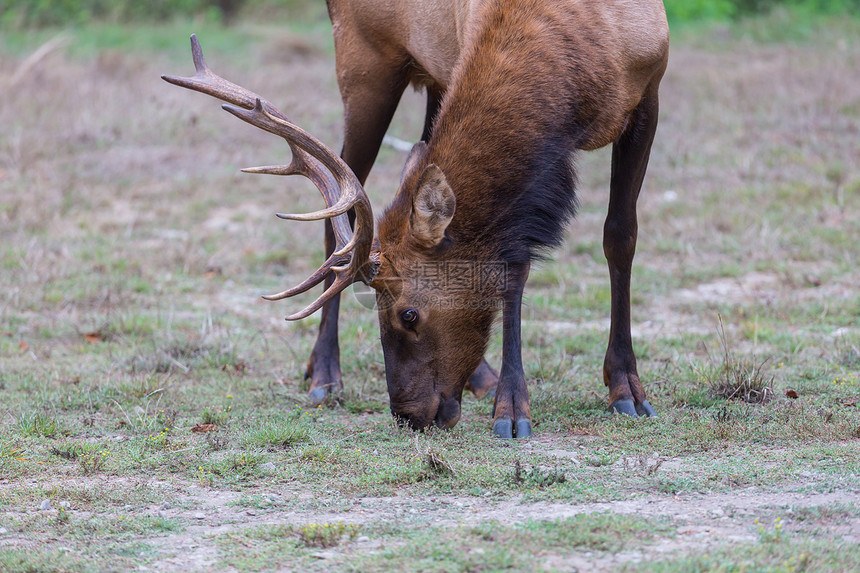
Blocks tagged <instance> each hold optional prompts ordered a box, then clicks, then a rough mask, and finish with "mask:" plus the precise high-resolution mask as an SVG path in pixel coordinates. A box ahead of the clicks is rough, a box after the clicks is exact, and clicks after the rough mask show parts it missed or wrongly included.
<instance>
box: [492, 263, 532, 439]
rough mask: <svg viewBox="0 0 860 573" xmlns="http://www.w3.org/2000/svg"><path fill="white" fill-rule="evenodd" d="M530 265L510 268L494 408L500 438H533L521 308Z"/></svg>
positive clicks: (494, 418)
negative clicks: (523, 349) (523, 347)
mask: <svg viewBox="0 0 860 573" xmlns="http://www.w3.org/2000/svg"><path fill="white" fill-rule="evenodd" d="M528 276H529V264H528V263H526V264H524V265H522V266H517V267H513V268H511V267H509V268H508V280H509V282H508V289H507V292H506V293H505V297H504V301H503V306H502V371H501V373H500V374H499V385H498V387H497V388H496V401H495V404H494V405H493V433H494V434H495V435H496V436H498V437H500V438H508V439H510V438H528V437H530V436H531V435H532V420H531V409H530V408H529V390H528V387H527V386H526V376H525V373H524V372H523V358H522V340H521V338H520V309H521V306H522V302H523V289H524V288H525V285H526V279H527V278H528Z"/></svg>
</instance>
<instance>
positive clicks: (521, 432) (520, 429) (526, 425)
mask: <svg viewBox="0 0 860 573" xmlns="http://www.w3.org/2000/svg"><path fill="white" fill-rule="evenodd" d="M531 437H532V421H531V420H529V419H528V418H520V419H519V420H517V439H518V440H524V439H525V438H531Z"/></svg>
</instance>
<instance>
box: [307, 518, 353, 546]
mask: <svg viewBox="0 0 860 573" xmlns="http://www.w3.org/2000/svg"><path fill="white" fill-rule="evenodd" d="M358 532H359V527H358V526H357V525H352V524H348V523H344V522H342V521H338V522H337V523H309V524H307V525H305V526H304V527H302V528H301V529H300V530H299V538H300V539H301V540H302V542H303V543H304V544H305V545H307V546H308V547H333V546H335V545H338V544H339V543H340V542H341V541H344V540H350V539H354V538H355V536H356V535H358Z"/></svg>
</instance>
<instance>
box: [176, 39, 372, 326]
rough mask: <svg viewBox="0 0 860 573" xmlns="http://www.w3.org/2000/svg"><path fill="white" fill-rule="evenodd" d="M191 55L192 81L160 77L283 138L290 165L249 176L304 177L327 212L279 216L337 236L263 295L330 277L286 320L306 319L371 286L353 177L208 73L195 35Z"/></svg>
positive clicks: (368, 216) (368, 225) (247, 95)
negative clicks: (304, 268) (307, 271)
mask: <svg viewBox="0 0 860 573" xmlns="http://www.w3.org/2000/svg"><path fill="white" fill-rule="evenodd" d="M191 54H192V59H193V60H194V68H195V70H196V72H195V74H194V76H192V77H178V76H167V75H164V76H161V77H162V78H163V79H164V80H165V81H167V82H169V83H172V84H174V85H178V86H180V87H184V88H188V89H191V90H194V91H198V92H201V93H205V94H208V95H211V96H213V97H216V98H218V99H220V100H222V101H225V102H227V103H228V104H232V105H224V106H223V108H224V109H225V110H227V111H228V112H230V113H231V114H233V115H235V116H236V117H238V118H240V119H242V120H243V121H246V122H247V123H250V124H251V125H254V126H256V127H258V128H260V129H263V130H265V131H268V132H270V133H273V134H275V135H278V136H280V137H283V138H284V139H285V140H286V142H287V144H288V145H289V146H290V150H291V151H292V154H293V159H292V162H291V163H290V164H289V165H278V166H267V167H253V168H248V169H243V171H245V172H247V173H261V174H268V175H303V176H305V177H307V178H308V179H310V180H311V181H312V182H313V184H314V185H315V186H316V187H317V189H319V191H320V193H321V194H322V196H323V198H324V199H325V203H326V208H325V209H322V210H319V211H316V212H313V213H305V214H281V213H279V214H278V217H280V218H282V219H292V220H298V221H312V220H316V219H330V220H331V223H332V227H333V229H334V234H335V248H334V252H333V253H332V254H331V255H330V256H329V257H328V259H326V261H325V262H324V263H323V264H322V266H320V267H319V268H318V269H317V270H316V271H315V272H314V273H313V274H312V275H311V276H310V277H308V278H307V279H305V280H304V281H302V283H301V284H299V285H297V286H295V287H292V288H290V289H287V290H285V291H283V292H281V293H278V294H274V295H268V296H264V297H263V298H265V299H267V300H281V299H284V298H288V297H291V296H294V295H296V294H299V293H303V292H305V291H307V290H309V289H311V288H312V287H314V286H316V285H317V284H319V283H320V282H322V281H323V280H325V279H326V278H327V277H328V276H330V275H331V274H332V273H333V274H334V281H333V282H332V284H331V286H329V287H328V288H327V289H326V290H325V291H324V292H323V294H322V295H321V296H320V297H319V298H317V299H316V300H315V301H314V302H313V303H311V304H310V305H309V306H307V307H306V308H305V309H304V310H302V311H300V312H298V313H295V314H292V315H290V316H288V317H287V320H298V319H301V318H305V317H307V316H309V315H311V314H312V313H314V312H316V311H317V310H319V309H320V308H321V307H322V306H323V305H324V304H325V303H326V302H327V301H328V300H331V299H332V298H334V297H335V296H337V295H338V293H340V292H341V291H342V290H343V289H345V288H346V287H347V286H349V285H350V284H352V283H353V282H355V281H357V280H361V281H364V282H369V281H371V280H373V278H374V276H375V275H376V270H377V269H378V268H379V264H380V261H379V258H378V257H371V256H370V245H371V241H372V239H373V211H372V209H371V206H370V200H369V199H368V198H367V194H366V193H365V192H364V189H363V188H362V186H361V183H360V182H359V181H358V178H356V176H355V174H354V173H353V172H352V170H351V169H350V168H349V166H347V165H346V163H344V162H343V160H342V159H341V158H340V157H339V156H337V155H336V154H335V153H334V152H332V151H331V150H330V149H329V148H328V147H326V146H325V145H324V144H323V143H322V142H320V141H319V140H317V139H316V138H314V137H313V136H312V135H310V134H309V133H307V132H306V131H304V130H303V129H301V128H300V127H298V126H296V125H295V124H293V123H291V122H290V121H289V120H288V119H287V117H286V116H285V115H284V114H283V113H282V112H281V111H280V110H278V108H276V107H275V106H273V105H272V104H271V103H269V102H268V101H266V100H265V99H263V98H261V97H260V96H258V95H257V94H255V93H254V92H252V91H250V90H247V89H245V88H243V87H241V86H238V85H236V84H234V83H232V82H229V81H227V80H225V79H224V78H221V77H220V76H218V75H216V74H215V73H213V72H212V70H210V69H209V67H208V66H207V65H206V61H205V59H204V58H203V49H202V48H201V47H200V42H199V41H198V40H197V36H196V35H192V36H191ZM350 209H354V210H355V215H356V220H355V229H354V230H353V229H352V228H351V227H350V223H349V218H348V216H347V212H348V211H349V210H350Z"/></svg>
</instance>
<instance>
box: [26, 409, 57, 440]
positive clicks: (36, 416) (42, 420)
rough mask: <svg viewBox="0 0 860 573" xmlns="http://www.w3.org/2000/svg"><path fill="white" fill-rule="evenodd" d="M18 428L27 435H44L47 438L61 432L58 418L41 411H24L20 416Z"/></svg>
mask: <svg viewBox="0 0 860 573" xmlns="http://www.w3.org/2000/svg"><path fill="white" fill-rule="evenodd" d="M18 428H19V429H20V430H21V433H22V434H24V435H25V436H42V437H45V438H53V437H54V436H56V435H57V433H58V432H59V425H58V423H57V419H56V418H54V417H52V416H49V415H47V414H43V413H41V412H33V413H31V414H23V413H22V414H21V417H20V418H18Z"/></svg>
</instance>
